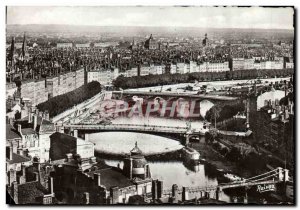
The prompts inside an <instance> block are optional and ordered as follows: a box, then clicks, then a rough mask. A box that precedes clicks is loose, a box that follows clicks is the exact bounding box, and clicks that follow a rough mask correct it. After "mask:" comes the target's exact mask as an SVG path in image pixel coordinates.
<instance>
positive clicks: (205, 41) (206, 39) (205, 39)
mask: <svg viewBox="0 0 300 210" xmlns="http://www.w3.org/2000/svg"><path fill="white" fill-rule="evenodd" d="M202 46H203V47H207V46H209V40H208V38H207V33H206V34H205V37H204V39H203V40H202Z"/></svg>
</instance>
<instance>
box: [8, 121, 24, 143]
mask: <svg viewBox="0 0 300 210" xmlns="http://www.w3.org/2000/svg"><path fill="white" fill-rule="evenodd" d="M17 138H21V136H20V134H19V133H18V131H17V130H16V129H15V128H14V127H13V126H12V125H10V124H6V139H17Z"/></svg>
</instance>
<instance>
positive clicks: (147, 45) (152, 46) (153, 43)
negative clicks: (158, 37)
mask: <svg viewBox="0 0 300 210" xmlns="http://www.w3.org/2000/svg"><path fill="white" fill-rule="evenodd" d="M144 47H145V48H146V49H148V50H155V49H158V44H157V42H156V41H155V40H154V39H153V37H152V34H151V35H150V37H149V38H148V39H147V40H146V41H145V44H144Z"/></svg>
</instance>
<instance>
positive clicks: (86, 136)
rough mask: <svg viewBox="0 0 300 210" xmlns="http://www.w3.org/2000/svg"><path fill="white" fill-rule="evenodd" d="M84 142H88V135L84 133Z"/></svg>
mask: <svg viewBox="0 0 300 210" xmlns="http://www.w3.org/2000/svg"><path fill="white" fill-rule="evenodd" d="M84 140H85V141H89V134H88V133H86V134H85V135H84Z"/></svg>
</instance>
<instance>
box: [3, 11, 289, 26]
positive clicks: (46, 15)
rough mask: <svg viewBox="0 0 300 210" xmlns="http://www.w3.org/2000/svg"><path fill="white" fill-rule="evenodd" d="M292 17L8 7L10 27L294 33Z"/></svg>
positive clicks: (286, 13)
mask: <svg viewBox="0 0 300 210" xmlns="http://www.w3.org/2000/svg"><path fill="white" fill-rule="evenodd" d="M237 11H239V12H237ZM178 14H181V15H178ZM293 15H294V12H293V8H292V7H276V8H274V7H270V8H266V7H244V8H241V7H198V6H192V7H183V6H174V7H170V6H166V7H155V6H151V7H146V6H141V7H128V6H122V7H121V6H120V7H110V6H103V7H88V6H85V7H82V6H80V7H29V6H26V7H23V6H17V7H16V6H13V7H7V18H6V21H7V24H8V25H31V24H36V25H38V24H43V25H48V24H53V25H74V26H75V25H82V26H140V27H195V28H214V29H218V28H241V29H243V28H245V29H246V28H255V29H287V30H293ZM195 20H198V21H195ZM74 23H75V24H74ZM212 23H213V24H212Z"/></svg>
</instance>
